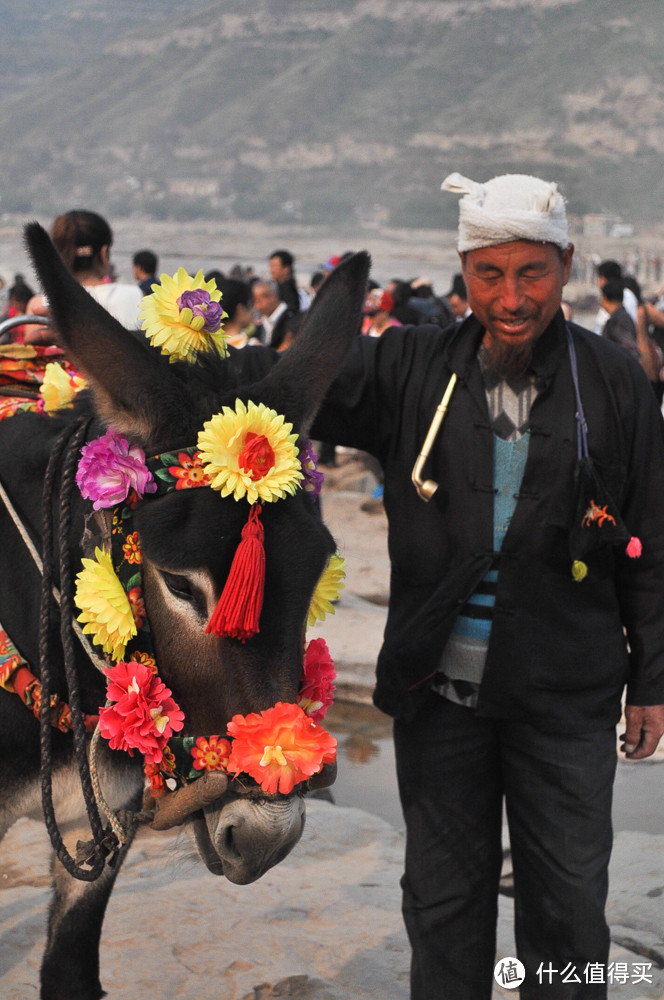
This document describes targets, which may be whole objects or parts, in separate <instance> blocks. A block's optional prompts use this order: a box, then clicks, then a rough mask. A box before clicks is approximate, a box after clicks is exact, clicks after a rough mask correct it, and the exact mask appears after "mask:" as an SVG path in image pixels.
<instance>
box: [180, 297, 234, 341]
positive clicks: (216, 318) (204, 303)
mask: <svg viewBox="0 0 664 1000" xmlns="http://www.w3.org/2000/svg"><path fill="white" fill-rule="evenodd" d="M178 309H179V310H180V312H182V310H183V309H191V312H192V315H193V316H202V317H203V319H204V323H203V329H204V330H206V331H207V333H216V332H217V330H219V328H220V327H221V320H222V317H223V313H224V311H223V309H222V308H221V306H220V305H219V303H218V302H213V301H212V299H211V298H210V293H209V292H206V291H205V289H204V288H191V289H187V290H186V291H184V292H183V293H182V295H181V296H180V298H179V299H178Z"/></svg>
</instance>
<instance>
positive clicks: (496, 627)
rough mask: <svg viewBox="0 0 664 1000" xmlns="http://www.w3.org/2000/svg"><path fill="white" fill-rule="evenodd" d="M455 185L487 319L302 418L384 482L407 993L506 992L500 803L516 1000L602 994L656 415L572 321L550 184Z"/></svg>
mask: <svg viewBox="0 0 664 1000" xmlns="http://www.w3.org/2000/svg"><path fill="white" fill-rule="evenodd" d="M444 187H445V188H446V189H448V190H453V191H456V192H459V193H461V194H462V195H463V198H462V199H461V201H460V220H459V240H458V250H459V255H460V259H461V267H462V272H463V277H464V281H465V283H466V287H467V293H468V301H469V303H470V306H471V309H472V315H470V316H469V317H468V318H467V319H465V320H464V321H463V323H461V324H458V325H456V326H455V327H451V328H450V329H448V330H447V331H443V332H441V330H440V329H439V328H438V327H436V328H428V327H426V326H418V327H402V328H399V329H392V330H387V331H385V333H384V334H383V335H382V337H380V338H378V339H372V338H367V337H362V338H358V342H357V344H356V345H355V347H354V351H353V353H352V355H351V357H350V358H349V359H348V363H347V364H346V366H345V369H344V371H343V372H342V375H341V377H340V378H338V379H337V381H336V382H335V384H334V385H333V387H332V389H331V391H330V393H329V395H328V398H327V400H326V403H325V405H324V407H323V411H322V412H321V413H320V414H319V417H318V419H317V421H316V423H315V425H314V429H313V434H314V436H316V437H319V438H322V439H333V440H336V441H338V442H339V443H340V444H344V445H350V446H353V447H357V448H361V449H363V450H365V451H368V452H370V453H372V454H374V455H375V456H376V457H377V458H378V459H379V460H380V462H381V465H382V467H383V469H384V474H385V479H384V483H385V486H384V501H385V510H386V513H387V516H388V520H389V550H390V557H391V564H392V569H391V596H390V607H389V614H388V620H387V626H386V631H385V637H384V644H383V647H382V650H381V652H380V655H379V659H378V665H377V685H376V691H375V696H374V700H375V702H376V704H377V705H378V706H379V707H380V708H381V709H383V710H384V711H385V712H387V713H389V714H391V715H393V716H394V717H395V723H394V733H395V747H396V761H397V771H398V779H399V788H400V794H401V800H402V805H403V811H404V817H405V821H406V831H407V842H406V869H405V875H404V878H403V881H402V886H403V911H404V918H405V921H406V925H407V929H408V934H409V937H410V941H411V944H412V950H413V956H412V969H411V989H412V994H411V995H412V998H413V1000H488V998H489V997H490V995H491V990H492V984H493V979H494V964H495V961H496V960H495V934H496V916H497V894H498V885H499V878H500V871H501V858H502V845H501V828H502V818H503V804H505V805H506V811H507V822H508V825H509V835H510V846H511V851H512V860H513V866H514V885H515V933H516V948H517V955H518V958H519V960H520V962H521V963H523V965H524V966H525V979H523V982H522V984H521V986H520V989H521V994H520V995H521V997H522V1000H529V998H540V997H542V998H554V997H555V998H565V1000H572V998H574V1000H576V998H584V1000H585V998H589V997H592V998H594V997H605V996H606V989H607V987H606V978H607V970H606V963H607V960H608V952H609V932H608V927H607V923H606V920H605V916H604V906H605V901H606V894H607V869H608V863H609V856H610V852H611V846H612V830H611V797H612V786H613V781H614V776H615V767H616V725H617V724H618V722H619V720H620V717H621V697H622V695H623V693H624V691H625V688H626V699H627V707H626V726H625V732H624V734H623V736H622V750H623V752H624V753H625V755H626V756H627V757H629V758H630V759H632V760H634V759H637V758H641V757H647V756H649V755H650V754H652V753H653V751H654V750H655V748H656V746H657V743H658V740H659V738H660V736H661V735H662V732H663V731H664V704H663V703H664V503H663V502H662V497H664V432H663V424H662V419H661V416H660V414H659V412H658V408H657V405H656V401H655V399H654V395H653V393H652V392H648V389H647V381H646V380H645V377H644V374H643V372H642V370H641V369H640V366H639V364H638V363H637V362H636V361H635V360H634V359H632V358H631V357H629V356H627V355H626V354H625V352H624V351H622V350H620V349H619V348H617V347H615V345H613V344H610V343H608V342H606V341H604V340H603V339H601V338H599V337H596V336H595V335H594V334H592V333H589V332H588V331H586V330H583V329H582V328H580V327H578V326H575V325H568V324H566V322H565V320H564V318H563V313H562V311H561V308H560V305H561V298H562V290H563V287H564V285H565V284H566V282H567V280H568V278H569V274H570V268H571V263H572V254H573V247H572V245H571V244H570V242H569V237H568V231H567V221H566V214H565V207H564V202H563V199H562V197H561V195H560V194H559V193H558V191H557V189H556V186H555V184H551V183H547V182H544V181H542V180H539V179H538V178H534V177H528V176H521V175H507V176H502V177H496V178H494V179H493V180H491V181H489V182H487V183H486V184H476V183H474V182H472V181H469V180H467V179H466V178H463V177H461V176H460V175H458V174H453V175H451V176H450V177H449V178H448V179H447V181H446V182H445V184H444ZM441 397H444V400H443V399H442V398H441ZM441 420H442V424H441ZM496 975H498V976H499V977H500V976H502V983H503V984H504V985H509V986H510V987H514V986H515V985H518V984H519V983H521V978H522V973H521V970H520V967H519V966H518V965H517V963H516V962H512V963H509V962H502V963H499V965H498V966H497V967H496Z"/></svg>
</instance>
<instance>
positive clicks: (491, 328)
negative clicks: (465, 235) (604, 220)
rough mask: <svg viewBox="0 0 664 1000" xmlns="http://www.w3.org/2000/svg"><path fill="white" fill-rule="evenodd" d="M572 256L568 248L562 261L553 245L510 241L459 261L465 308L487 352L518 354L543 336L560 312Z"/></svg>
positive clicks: (477, 251)
mask: <svg viewBox="0 0 664 1000" xmlns="http://www.w3.org/2000/svg"><path fill="white" fill-rule="evenodd" d="M573 253H574V247H573V246H572V244H571V243H570V245H569V246H568V247H567V248H566V249H565V250H563V252H562V257H561V254H560V252H559V250H558V248H557V247H556V246H554V244H553V243H531V242H529V241H528V240H513V241H511V242H510V243H500V244H499V245H498V246H495V247H482V248H481V249H479V250H469V251H468V252H467V253H465V254H460V255H459V256H460V257H461V267H462V269H463V278H464V281H465V282H466V290H467V293H468V303H469V305H470V308H471V309H472V311H473V313H474V314H475V316H476V317H477V319H478V320H479V321H480V323H481V324H482V325H483V326H484V328H485V330H486V335H485V344H486V345H487V347H488V348H491V346H492V345H494V344H495V346H496V347H498V348H500V349H501V350H503V351H508V352H509V351H510V350H512V349H514V350H517V351H520V350H523V349H524V348H526V347H527V346H528V345H532V344H533V343H534V342H535V341H536V340H537V338H538V337H540V336H541V335H542V334H543V333H544V331H545V330H546V328H547V326H548V325H549V323H550V322H551V320H552V319H553V317H554V316H555V314H556V312H557V310H558V308H559V306H560V302H561V300H562V292H563V288H564V286H565V285H566V284H567V282H568V280H569V276H570V271H571V267H572V255H573Z"/></svg>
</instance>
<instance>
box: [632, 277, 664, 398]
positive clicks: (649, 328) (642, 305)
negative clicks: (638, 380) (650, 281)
mask: <svg viewBox="0 0 664 1000" xmlns="http://www.w3.org/2000/svg"><path fill="white" fill-rule="evenodd" d="M623 282H624V284H625V285H626V286H627V288H629V289H630V290H631V291H632V292H634V295H635V296H636V301H637V312H636V346H637V347H638V349H639V355H640V357H639V361H640V362H641V367H642V368H643V370H644V372H645V373H646V375H647V376H648V381H649V382H650V385H651V386H652V389H653V392H654V393H655V396H656V397H657V399H658V401H659V404H660V406H661V404H662V399H663V398H664V382H662V381H661V380H660V373H661V372H662V369H663V368H664V352H662V349H661V347H660V346H659V344H658V343H657V340H656V339H655V336H654V326H653V325H651V322H650V315H649V312H648V303H647V302H646V300H645V299H644V298H643V292H642V291H641V285H640V284H639V282H638V281H637V280H636V278H635V277H633V275H626V276H625V277H624V278H623ZM655 312H656V310H655ZM662 319H664V317H662Z"/></svg>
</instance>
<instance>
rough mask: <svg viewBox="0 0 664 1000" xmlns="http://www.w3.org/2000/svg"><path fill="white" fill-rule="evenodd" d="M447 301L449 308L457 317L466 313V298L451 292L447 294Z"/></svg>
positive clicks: (461, 317)
mask: <svg viewBox="0 0 664 1000" xmlns="http://www.w3.org/2000/svg"><path fill="white" fill-rule="evenodd" d="M447 301H448V302H449V304H450V309H451V310H452V312H453V313H454V315H455V316H456V317H457V319H463V317H464V316H465V315H466V309H467V308H468V302H467V301H466V299H462V298H461V296H460V295H457V293H456V292H452V294H451V295H448V296H447Z"/></svg>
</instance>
